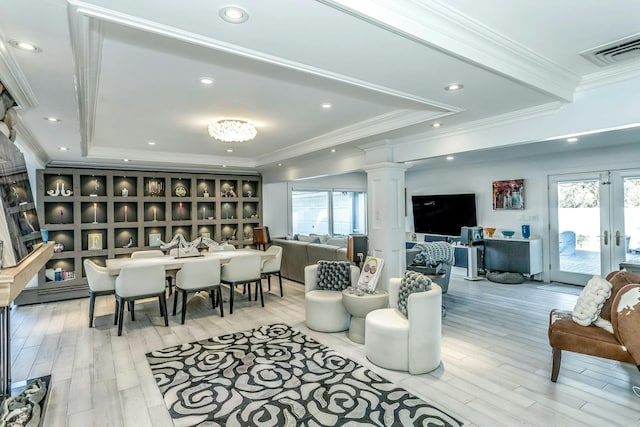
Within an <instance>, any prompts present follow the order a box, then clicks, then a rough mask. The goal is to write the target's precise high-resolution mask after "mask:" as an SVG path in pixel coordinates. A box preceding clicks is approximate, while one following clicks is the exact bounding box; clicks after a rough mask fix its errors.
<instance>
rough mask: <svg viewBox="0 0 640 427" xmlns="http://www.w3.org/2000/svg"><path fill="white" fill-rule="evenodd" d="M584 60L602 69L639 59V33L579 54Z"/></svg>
mask: <svg viewBox="0 0 640 427" xmlns="http://www.w3.org/2000/svg"><path fill="white" fill-rule="evenodd" d="M580 55H582V56H583V57H584V58H585V59H588V60H589V61H591V62H593V63H594V64H596V65H598V66H600V67H604V66H607V65H612V64H617V63H618V62H622V61H628V60H632V59H638V58H640V33H638V34H634V35H632V36H629V37H625V38H623V39H620V40H616V41H614V42H611V43H607V44H605V45H601V46H598V47H595V48H593V49H588V50H584V51H582V52H580Z"/></svg>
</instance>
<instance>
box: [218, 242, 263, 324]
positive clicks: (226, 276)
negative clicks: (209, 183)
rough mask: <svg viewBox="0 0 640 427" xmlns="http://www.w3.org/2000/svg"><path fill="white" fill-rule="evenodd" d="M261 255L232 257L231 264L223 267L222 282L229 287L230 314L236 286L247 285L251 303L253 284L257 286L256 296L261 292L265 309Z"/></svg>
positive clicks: (261, 301) (261, 299)
mask: <svg viewBox="0 0 640 427" xmlns="http://www.w3.org/2000/svg"><path fill="white" fill-rule="evenodd" d="M260 265H261V255H260V254H249V255H241V256H234V257H231V260H230V261H229V263H227V264H225V265H224V266H223V267H222V271H221V273H220V281H221V282H222V283H224V284H227V285H229V314H233V294H234V292H235V288H236V285H240V284H246V285H247V289H248V293H249V301H251V284H252V283H255V284H256V294H257V293H258V292H260V303H261V304H262V306H263V307H264V297H263V295H262V285H261V283H260V281H261V278H260V276H261V274H260Z"/></svg>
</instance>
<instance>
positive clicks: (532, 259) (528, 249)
mask: <svg viewBox="0 0 640 427" xmlns="http://www.w3.org/2000/svg"><path fill="white" fill-rule="evenodd" d="M484 266H485V268H486V269H487V270H497V271H508V272H511V273H522V274H528V275H534V274H539V273H542V271H543V268H542V239H540V238H530V239H520V238H500V237H485V238H484Z"/></svg>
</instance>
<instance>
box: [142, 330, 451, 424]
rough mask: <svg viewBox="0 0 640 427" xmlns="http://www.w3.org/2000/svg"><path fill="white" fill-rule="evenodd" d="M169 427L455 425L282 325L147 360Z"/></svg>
mask: <svg viewBox="0 0 640 427" xmlns="http://www.w3.org/2000/svg"><path fill="white" fill-rule="evenodd" d="M147 360H148V362H149V365H150V366H151V370H152V372H153V375H154V378H155V380H156V383H157V384H158V387H159V388H160V391H161V392H162V394H163V396H164V400H165V403H166V405H167V408H168V409H169V413H170V414H171V417H172V419H173V422H174V424H175V426H177V427H181V426H194V425H203V426H261V427H269V426H274V427H281V426H362V425H372V426H432V427H436V426H461V425H462V423H461V422H460V421H459V420H457V419H456V418H454V417H452V416H450V415H448V414H446V413H445V412H443V411H442V410H440V409H438V408H436V407H435V406H433V405H431V404H429V403H427V402H425V401H424V400H422V399H419V398H417V397H416V396H414V395H412V394H411V393H409V392H407V391H406V390H404V389H402V388H399V387H397V386H396V385H394V384H393V383H391V382H389V381H387V380H385V379H384V378H382V377H380V376H379V375H378V374H376V373H375V372H373V371H371V370H369V369H367V368H364V367H363V366H360V365H359V364H357V363H355V362H354V361H352V360H350V359H347V358H345V357H343V356H341V355H340V354H338V353H337V352H335V351H333V350H331V349H330V348H328V347H326V346H324V345H322V344H320V343H318V342H317V341H315V340H313V339H312V338H310V337H308V336H306V335H304V334H302V333H301V332H298V331H295V330H294V329H292V328H291V327H289V326H288V325H285V324H273V325H266V326H261V327H259V328H256V329H253V330H248V331H243V332H237V333H233V334H228V335H221V336H219V337H215V338H209V339H206V340H202V341H198V342H192V343H188V344H183V345H179V346H174V347H169V348H165V349H163V350H158V351H153V352H150V353H148V354H147Z"/></svg>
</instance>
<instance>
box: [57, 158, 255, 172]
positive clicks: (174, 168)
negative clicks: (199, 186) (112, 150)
mask: <svg viewBox="0 0 640 427" xmlns="http://www.w3.org/2000/svg"><path fill="white" fill-rule="evenodd" d="M47 167H50V168H54V167H55V168H63V167H64V168H80V169H106V170H114V169H115V170H122V171H152V172H155V173H158V168H160V167H162V170H163V171H167V172H183V173H206V174H219V175H256V176H257V175H260V172H259V171H257V170H244V169H234V168H215V167H202V166H189V165H174V164H161V165H160V164H134V165H128V164H122V163H115V162H91V161H84V160H83V161H78V162H74V161H62V160H53V161H51V162H49V163H48V164H47Z"/></svg>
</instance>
